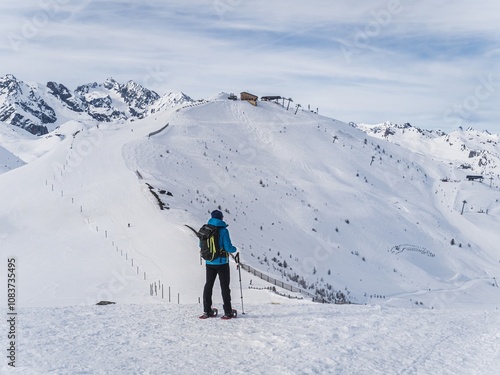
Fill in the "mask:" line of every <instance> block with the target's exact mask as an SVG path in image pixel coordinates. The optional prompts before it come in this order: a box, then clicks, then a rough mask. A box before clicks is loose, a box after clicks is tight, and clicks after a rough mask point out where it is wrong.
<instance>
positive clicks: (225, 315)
mask: <svg viewBox="0 0 500 375" xmlns="http://www.w3.org/2000/svg"><path fill="white" fill-rule="evenodd" d="M237 316H238V312H237V311H236V310H235V309H233V310H232V311H231V313H229V314H224V315H222V316H221V317H220V318H221V319H223V320H229V319H233V318H236V317H237Z"/></svg>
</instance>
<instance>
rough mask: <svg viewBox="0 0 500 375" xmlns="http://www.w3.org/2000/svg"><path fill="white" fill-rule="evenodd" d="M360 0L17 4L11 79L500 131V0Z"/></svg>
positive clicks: (1, 29)
mask: <svg viewBox="0 0 500 375" xmlns="http://www.w3.org/2000/svg"><path fill="white" fill-rule="evenodd" d="M358 3H360V4H358ZM358 3H356V5H353V3H352V2H350V3H347V2H335V3H334V2H331V1H326V0H325V1H314V2H303V1H296V0H294V1H273V2H266V1H257V2H245V1H242V0H210V1H204V0H190V1H184V2H175V3H174V4H172V3H171V2H164V1H159V0H146V1H142V2H136V1H131V0H128V1H106V2H103V1H95V0H94V1H92V0H87V1H83V2H79V3H77V4H78V5H75V4H73V3H71V2H69V1H67V0H42V1H24V2H23V3H22V4H21V5H18V3H17V2H14V1H13V0H7V1H4V2H2V5H0V11H1V14H2V22H1V23H0V35H3V36H4V37H3V39H2V42H1V44H0V58H1V60H0V61H2V65H1V66H2V68H3V69H2V70H3V71H2V72H0V74H6V73H13V74H15V75H17V76H18V78H20V79H23V80H25V81H39V82H46V81H48V80H55V81H58V82H61V83H64V84H66V85H68V86H69V87H70V88H74V87H75V86H76V85H78V84H82V83H86V82H89V81H103V80H104V79H105V78H106V77H108V76H113V77H114V78H115V79H117V80H119V81H126V80H129V79H133V80H136V81H138V82H141V83H144V84H147V85H148V87H150V88H152V89H155V90H157V91H158V92H159V93H163V92H165V91H167V90H170V89H175V90H182V91H185V92H186V93H187V94H189V95H191V96H193V97H204V96H210V95H212V94H214V93H216V92H217V91H220V90H225V91H235V92H238V91H243V90H253V91H255V93H256V94H258V95H264V94H269V93H272V94H281V95H285V96H291V97H293V98H294V100H295V101H296V102H299V103H302V104H303V105H307V104H308V103H307V102H310V104H311V105H312V106H313V108H316V107H319V108H320V112H321V113H324V114H326V115H330V116H333V117H336V118H338V119H341V120H345V121H356V122H372V123H374V122H381V121H385V120H392V121H397V122H410V123H412V124H414V125H417V126H421V127H426V128H442V129H450V128H455V127H456V126H457V124H461V123H463V124H464V125H465V124H470V125H472V126H476V127H477V128H480V129H482V128H487V129H489V130H490V131H495V132H500V127H499V124H498V123H497V122H496V119H497V118H498V117H499V116H498V114H499V112H498V110H497V109H496V106H495V103H497V102H498V97H499V91H500V87H499V86H498V83H497V82H500V77H499V76H498V74H499V73H498V71H499V70H498V62H497V61H498V59H497V57H498V50H500V46H499V40H500V38H499V31H498V28H497V20H496V19H495V16H494V15H495V14H496V12H495V11H494V10H495V7H496V3H494V2H493V1H486V0H483V1H479V2H476V3H474V4H472V3H470V2H468V1H465V0H461V1H444V2H440V5H439V6H436V5H434V4H433V3H432V2H430V1H423V2H415V1H411V0H399V1H397V0H389V1H362V2H358ZM41 4H44V5H41ZM44 15H45V16H44ZM13 35H17V36H18V37H19V38H18V39H12V36H13ZM13 41H14V44H13ZM16 43H17V44H16ZM14 46H15V47H17V48H14ZM489 75H492V76H493V81H494V83H492V85H491V87H493V89H492V90H491V92H489V95H486V94H485V95H479V96H480V97H477V93H476V92H477V91H478V90H477V87H478V86H479V85H481V79H484V77H488V76H489ZM479 91H481V90H479ZM460 106H462V107H463V108H462V109H460ZM450 110H451V111H452V114H453V116H450ZM495 127H497V128H496V129H495Z"/></svg>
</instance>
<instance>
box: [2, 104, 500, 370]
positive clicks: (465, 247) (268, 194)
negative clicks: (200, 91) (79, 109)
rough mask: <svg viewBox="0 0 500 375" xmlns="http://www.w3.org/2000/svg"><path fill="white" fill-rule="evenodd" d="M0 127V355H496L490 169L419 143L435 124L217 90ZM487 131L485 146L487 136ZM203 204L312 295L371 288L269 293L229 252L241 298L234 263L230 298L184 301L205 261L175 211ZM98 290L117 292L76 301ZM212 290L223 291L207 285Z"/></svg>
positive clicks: (185, 212)
mask: <svg viewBox="0 0 500 375" xmlns="http://www.w3.org/2000/svg"><path fill="white" fill-rule="evenodd" d="M167 124H168V126H166V125H167ZM1 129H2V130H1V133H0V135H1V136H0V147H2V149H5V152H4V153H0V157H2V159H1V160H0V161H1V164H2V165H4V164H5V165H9V168H7V169H3V170H1V172H2V174H0V194H1V196H2V197H4V199H3V200H2V210H1V211H0V241H1V248H2V257H1V259H2V260H1V261H2V263H3V264H4V266H3V268H2V271H1V272H2V275H3V274H4V273H3V272H4V271H3V269H6V267H7V259H8V258H9V257H15V258H16V261H17V264H18V268H17V279H16V280H17V281H16V285H17V289H18V302H17V303H18V305H17V307H18V311H19V315H18V327H17V328H18V362H17V364H18V366H19V368H18V369H14V370H13V369H10V368H9V367H8V366H7V360H6V359H5V360H4V362H3V363H0V369H2V373H3V372H7V371H13V372H18V373H23V374H24V373H34V374H38V373H41V374H45V373H51V374H75V373H82V374H83V373H89V374H94V373H95V374H101V373H102V374H105V373H126V374H128V373H130V374H136V373H137V374H138V373H151V374H162V373H180V374H190V373H199V372H200V371H204V370H205V371H213V372H222V373H228V374H229V373H239V372H241V373H243V372H245V373H277V374H280V373H283V374H285V373H287V374H288V373H339V374H364V373H366V374H372V373H381V374H382V373H384V374H386V373H389V374H390V373H394V374H405V373H408V374H420V373H421V374H428V373H435V374H448V373H449V374H457V373H464V374H469V373H478V374H489V373H496V370H497V368H498V365H500V360H499V357H498V354H497V353H499V350H498V349H499V348H498V339H499V336H498V332H500V330H499V328H500V327H499V319H498V310H497V309H498V303H499V297H500V296H499V290H500V289H499V288H498V285H497V278H498V275H499V274H500V272H499V271H500V262H499V261H500V255H499V254H498V249H497V244H498V243H499V240H500V233H499V232H498V225H499V214H500V204H499V203H498V199H499V198H498V195H499V190H498V186H497V185H498V183H496V180H495V183H494V184H493V183H492V186H490V184H489V182H490V181H489V180H486V182H484V183H479V182H469V181H466V179H465V176H466V174H469V173H470V171H469V170H467V169H463V168H460V165H461V164H462V163H463V160H462V159H461V158H462V156H463V153H466V152H467V151H468V150H465V149H463V150H462V152H463V153H458V152H457V150H456V149H455V148H454V147H453V145H452V146H449V147H450V149H451V150H453V152H457V154H456V155H457V156H454V155H453V154H446V152H445V151H444V150H443V147H437V148H436V149H438V150H439V152H434V151H435V149H434V147H435V146H434V145H435V139H434V138H432V139H431V140H430V141H429V142H427V143H426V142H424V141H422V138H419V141H422V142H421V143H418V144H415V145H414V146H413V147H409V146H404V147H403V146H401V145H398V144H395V143H392V142H390V141H387V140H384V139H377V138H373V137H371V136H369V135H367V134H366V133H364V132H363V131H362V130H360V129H359V128H356V127H353V126H351V125H348V124H345V123H342V122H340V121H336V120H333V119H330V118H325V117H321V116H318V115H316V114H314V113H309V112H303V111H299V112H298V113H297V115H294V111H293V110H290V111H286V109H284V108H282V107H281V106H279V105H277V104H275V103H261V102H259V105H258V106H257V107H253V106H251V105H250V104H248V103H245V102H241V101H230V100H225V99H224V98H223V97H222V96H219V97H218V98H216V99H214V100H211V101H209V102H203V103H198V104H190V105H188V106H186V107H183V108H180V107H177V108H168V109H163V110H162V111H160V112H158V113H155V114H152V115H150V116H149V117H148V118H146V119H143V120H136V121H134V122H123V121H121V122H111V123H99V124H98V123H97V122H94V123H92V122H91V121H86V122H85V123H81V122H78V121H74V120H73V121H69V122H67V123H65V124H63V125H61V126H60V127H59V128H58V129H56V130H55V131H54V132H51V133H49V134H47V135H45V136H43V137H33V136H32V135H30V134H28V133H26V132H23V131H22V130H19V131H17V132H15V134H14V133H13V130H11V127H8V126H7V125H5V127H4V124H1ZM488 137H490V138H488V139H491V138H492V137H493V136H490V135H488ZM404 139H405V138H398V141H401V140H404ZM496 141H498V136H497V138H496ZM398 143H400V144H403V142H402V141H401V142H398ZM407 143H410V144H412V143H411V142H410V141H407ZM415 143H417V142H415ZM447 144H449V143H447ZM426 145H427V146H428V148H426ZM480 145H481V144H480V143H479V142H478V143H477V146H478V148H479V147H480ZM487 146H488V147H490V148H491V150H490V153H489V154H488V160H494V151H495V150H497V151H498V146H496V144H495V145H494V144H492V143H491V142H489V143H488V145H487ZM495 147H497V148H496V149H495ZM2 149H0V150H2ZM459 150H460V148H459ZM13 157H16V158H17V159H19V160H22V161H23V162H19V163H17V164H22V165H23V166H22V167H17V168H14V167H16V166H17V165H16V163H15V162H13V161H14V159H12V158H13ZM9 158H10V159H9ZM464 158H465V159H464V160H467V158H466V157H464ZM9 160H10V161H9ZM469 160H470V159H469ZM450 162H451V163H452V164H450ZM13 163H14V164H13ZM24 163H27V164H24ZM497 165H498V164H497ZM488 166H489V167H488V168H490V169H488V171H485V172H486V173H491V174H490V176H492V177H493V176H494V177H497V176H498V173H499V171H498V170H497V169H496V167H495V165H494V163H489V164H488ZM481 173H483V172H482V171H481ZM444 177H446V182H445V181H443V179H444ZM492 182H493V180H492ZM153 193H154V194H153ZM464 200H466V201H467V205H463V204H462V202H463V201H464ZM160 206H161V207H163V208H164V209H163V210H162V209H160ZM219 206H220V208H221V209H222V210H223V211H224V213H225V220H226V221H227V222H228V224H229V230H230V233H231V238H232V240H233V243H234V244H235V245H236V246H237V247H238V248H239V250H240V252H241V257H242V261H243V262H244V263H246V264H248V265H250V266H252V267H254V268H256V269H258V270H260V271H262V272H264V273H266V274H268V275H270V276H272V277H275V278H278V279H280V280H282V281H283V282H286V283H290V284H293V285H296V286H299V287H302V288H304V289H307V291H308V292H310V293H313V294H316V295H317V296H318V298H324V299H326V300H331V298H332V296H335V293H337V292H342V293H344V294H346V295H347V296H348V298H349V299H350V300H351V301H352V302H353V303H357V304H368V305H369V306H360V305H354V304H353V305H348V306H338V305H321V304H316V303H311V302H310V301H309V300H308V299H307V298H306V299H301V298H304V297H303V296H301V295H300V294H296V293H295V294H294V293H290V292H288V291H287V290H284V289H282V288H279V287H277V288H276V291H277V292H279V293H281V294H284V295H289V296H290V297H292V298H286V297H282V296H280V295H278V294H275V293H272V292H271V291H270V290H269V289H268V288H270V287H271V288H272V287H273V286H272V285H269V284H268V283H266V282H265V281H263V280H259V279H258V278H257V277H255V276H254V275H250V274H247V273H245V272H242V282H241V285H242V287H243V295H244V303H245V304H244V307H245V312H247V314H245V315H243V314H241V307H242V306H241V302H242V301H241V298H240V297H241V295H240V283H239V280H238V276H239V274H238V272H237V271H236V270H235V268H234V264H232V269H231V272H232V280H231V289H232V295H233V303H234V307H235V308H237V309H239V310H240V315H239V317H238V318H237V319H236V320H234V321H229V322H223V321H220V319H210V320H209V321H198V319H197V316H198V315H199V314H200V313H201V310H202V308H201V304H200V298H201V292H202V288H203V283H204V268H203V266H202V265H201V264H200V261H199V256H198V252H197V240H196V238H195V237H194V235H193V234H192V232H190V230H189V229H187V228H186V227H185V226H184V224H189V225H191V226H194V227H199V226H201V225H202V224H203V223H205V222H206V220H207V219H208V217H209V212H210V211H211V210H213V209H214V208H218V207H219ZM462 209H464V212H463V214H462V212H461V211H462ZM151 288H153V291H154V293H153V294H154V295H153V296H151V295H150V290H151ZM101 300H110V301H114V302H117V305H111V306H93V305H94V304H95V303H97V302H99V301H101ZM0 301H2V304H3V305H4V306H6V303H5V302H4V301H7V297H6V288H0ZM214 304H215V306H216V307H218V308H219V309H220V310H221V307H222V306H221V297H220V290H219V289H218V287H217V286H216V288H215V289H214ZM0 327H1V329H2V332H7V325H6V319H2V324H1V326H0ZM4 341H6V339H5V340H4ZM6 344H7V343H6V342H5V345H6ZM202 350H205V351H207V352H208V353H210V354H211V355H208V358H209V359H206V358H204V357H203V356H202V355H201V354H200V352H202ZM221 353H222V354H221ZM219 356H222V359H221V360H220V361H219V360H218V357H219Z"/></svg>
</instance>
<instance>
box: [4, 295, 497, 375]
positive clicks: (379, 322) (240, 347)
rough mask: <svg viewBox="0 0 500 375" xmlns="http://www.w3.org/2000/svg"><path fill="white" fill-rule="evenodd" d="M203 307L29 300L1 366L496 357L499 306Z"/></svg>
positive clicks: (405, 365) (435, 368) (452, 369)
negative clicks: (220, 314) (227, 316)
mask: <svg viewBox="0 0 500 375" xmlns="http://www.w3.org/2000/svg"><path fill="white" fill-rule="evenodd" d="M235 307H239V306H237V305H235ZM200 312H201V311H200V307H199V305H171V304H166V303H163V304H151V305H110V306H88V307H82V306H76V307H60V308H26V309H23V310H22V311H20V312H19V315H18V319H19V334H18V336H19V339H18V348H19V349H18V350H19V352H18V363H17V364H18V367H17V368H16V369H12V368H8V367H7V366H4V367H1V366H0V369H1V370H2V371H1V373H2V374H9V373H16V374H73V375H74V374H199V373H217V374H398V375H403V374H405V375H408V374H450V375H451V374H483V375H484V374H496V373H497V370H498V366H499V365H500V354H499V353H500V344H499V339H500V334H499V332H500V330H499V328H500V318H499V315H498V312H482V311H475V310H472V311H471V310H453V311H451V310H440V311H437V310H428V309H418V308H415V309H401V308H398V309H395V308H380V307H367V306H354V305H351V306H333V305H316V304H302V305H299V304H297V305H294V304H290V305H278V304H267V305H250V306H248V307H247V308H246V314H244V315H243V314H242V313H241V311H240V314H239V316H238V318H237V319H234V320H231V321H222V320H221V319H219V318H213V319H209V320H199V319H198V318H197V315H198V314H199V313H200ZM1 328H2V331H5V329H6V323H5V322H3V321H2V325H1ZM4 363H5V362H4ZM2 365H4V364H2Z"/></svg>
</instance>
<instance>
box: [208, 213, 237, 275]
mask: <svg viewBox="0 0 500 375" xmlns="http://www.w3.org/2000/svg"><path fill="white" fill-rule="evenodd" d="M208 224H210V225H213V226H216V227H219V228H220V229H219V246H220V247H221V248H222V249H224V250H225V251H227V252H228V253H234V252H236V250H237V249H236V247H234V246H233V244H232V243H231V238H230V237H229V231H228V230H227V224H226V223H225V222H224V221H222V220H219V219H215V218H213V217H212V218H210V220H208ZM205 262H206V264H210V265H215V266H220V265H222V264H226V263H229V255H227V256H225V257H224V256H223V257H219V258H217V259H214V260H213V261H208V260H206V261H205Z"/></svg>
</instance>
